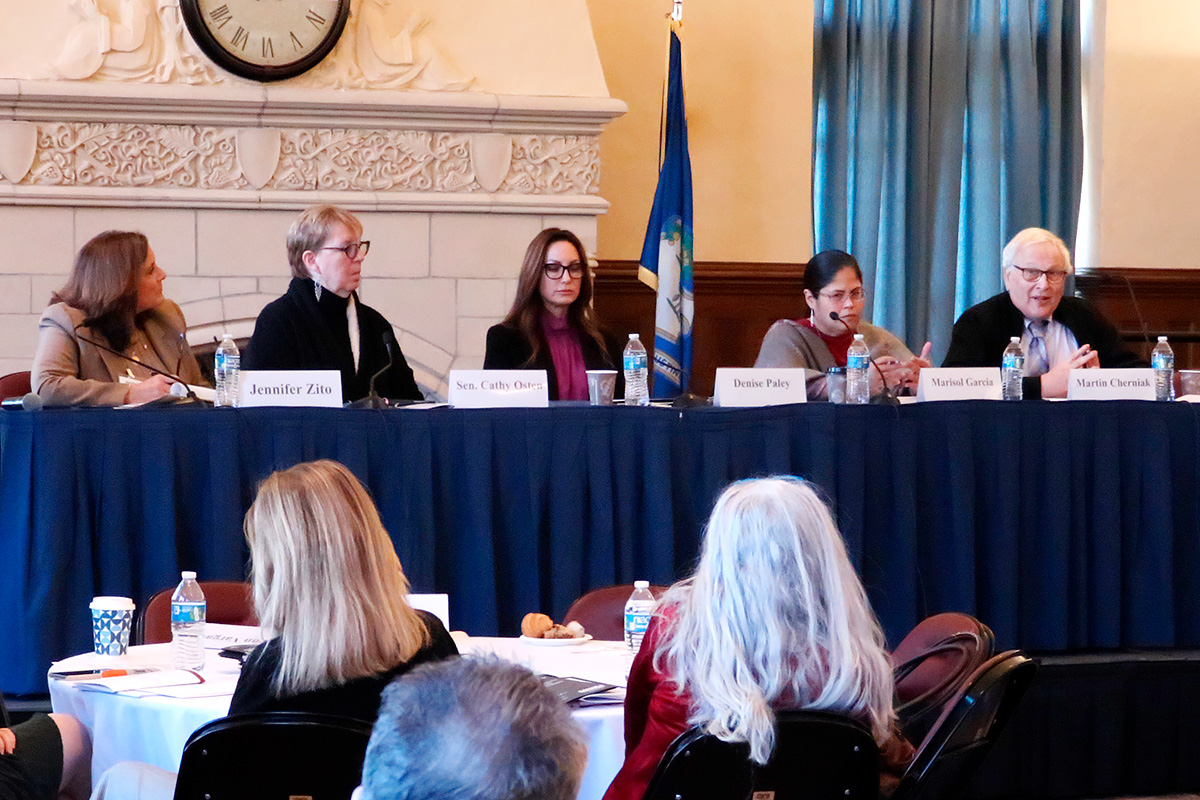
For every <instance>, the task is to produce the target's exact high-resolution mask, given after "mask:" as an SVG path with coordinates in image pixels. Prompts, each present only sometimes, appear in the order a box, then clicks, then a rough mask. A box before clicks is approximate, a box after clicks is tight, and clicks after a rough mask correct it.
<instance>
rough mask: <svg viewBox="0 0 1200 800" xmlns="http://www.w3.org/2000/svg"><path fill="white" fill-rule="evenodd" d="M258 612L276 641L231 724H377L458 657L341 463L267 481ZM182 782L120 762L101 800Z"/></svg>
mask: <svg viewBox="0 0 1200 800" xmlns="http://www.w3.org/2000/svg"><path fill="white" fill-rule="evenodd" d="M245 532H246V541H247V542H248V543H249V544H250V560H251V562H252V565H253V583H254V607H255V610H256V611H257V612H258V619H259V624H260V625H262V627H263V630H264V631H265V632H268V633H269V634H271V635H272V638H270V639H268V640H267V641H266V642H264V643H263V644H261V645H259V646H258V647H256V648H255V649H254V650H253V651H252V652H251V653H250V655H249V656H248V657H247V658H246V663H245V664H243V666H242V674H241V676H240V677H239V678H238V683H237V688H236V689H234V693H233V699H232V700H231V701H230V704H229V713H230V714H231V715H232V714H245V713H250V712H254V711H310V712H315V713H321V714H334V715H338V716H343V717H352V718H355V719H360V720H363V721H364V722H371V723H373V722H374V721H375V717H376V715H377V714H378V713H379V701H380V695H381V694H382V693H383V690H384V688H385V687H386V686H387V685H388V683H389V682H390V681H391V680H392V679H393V678H395V677H396V676H398V675H402V674H404V673H406V672H408V671H409V670H410V669H411V668H413V667H414V666H416V665H418V664H422V663H426V662H431V661H437V660H439V659H444V658H449V657H452V656H457V655H458V648H457V647H456V646H455V644H454V640H453V639H451V638H450V634H449V633H447V632H446V629H445V628H444V627H443V626H442V623H441V622H440V621H439V620H438V618H437V617H435V616H433V615H432V614H429V613H427V612H425V611H417V610H415V609H413V608H412V607H411V606H410V605H409V604H408V579H407V578H405V576H404V571H403V569H401V567H400V559H399V558H398V557H397V556H396V550H395V548H394V547H393V546H392V540H391V538H390V537H389V536H388V533H387V531H386V530H385V529H384V527H383V523H382V522H381V521H380V519H379V512H378V511H377V510H376V508H375V504H374V503H373V502H372V501H371V497H370V495H368V494H367V490H366V489H365V488H364V487H363V485H362V484H361V483H360V482H359V480H358V479H357V478H356V477H354V475H353V474H352V473H351V472H350V470H348V469H346V468H345V467H344V466H342V465H341V464H338V463H337V462H334V461H312V462H308V463H304V464H297V465H296V466H294V467H291V468H290V469H285V470H282V471H280V472H276V473H274V474H272V475H271V476H270V477H268V478H267V479H266V480H265V481H263V482H262V485H261V486H259V488H258V496H257V497H256V498H255V500H254V504H253V505H251V506H250V510H249V511H248V512H246V519H245ZM174 789H175V775H174V774H173V773H170V772H167V771H165V770H162V769H158V768H157V767H153V766H151V765H148V764H141V763H136V762H129V761H126V762H121V763H119V764H116V765H115V766H113V767H111V768H110V769H109V770H107V771H106V772H105V773H104V775H103V776H102V777H101V779H100V781H99V782H98V783H97V786H96V791H95V792H94V793H93V800H135V799H136V800H159V799H160V798H161V800H169V798H170V797H171V796H172V794H173V792H174Z"/></svg>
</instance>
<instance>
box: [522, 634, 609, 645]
mask: <svg viewBox="0 0 1200 800" xmlns="http://www.w3.org/2000/svg"><path fill="white" fill-rule="evenodd" d="M591 640H592V635H591V634H590V633H585V634H584V635H583V636H580V637H579V638H577V639H534V638H531V637H529V636H526V635H525V634H521V641H522V642H524V643H525V644H531V645H533V646H535V647H574V646H575V645H577V644H585V643H587V642H590V641H591Z"/></svg>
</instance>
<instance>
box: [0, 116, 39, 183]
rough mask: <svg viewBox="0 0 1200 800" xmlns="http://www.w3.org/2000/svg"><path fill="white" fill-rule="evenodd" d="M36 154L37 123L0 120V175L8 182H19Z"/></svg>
mask: <svg viewBox="0 0 1200 800" xmlns="http://www.w3.org/2000/svg"><path fill="white" fill-rule="evenodd" d="M36 154H37V125H34V124H33V123H32V122H13V121H8V120H6V121H3V122H0V175H2V176H4V177H5V178H6V179H8V182H9V183H20V182H21V179H22V178H24V177H25V176H26V175H27V174H29V168H30V167H32V166H33V157H34V155H36Z"/></svg>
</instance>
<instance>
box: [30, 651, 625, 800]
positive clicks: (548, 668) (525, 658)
mask: <svg viewBox="0 0 1200 800" xmlns="http://www.w3.org/2000/svg"><path fill="white" fill-rule="evenodd" d="M455 639H456V641H457V642H458V646H459V651H460V652H462V653H463V655H466V656H478V655H493V656H496V657H499V658H502V659H505V660H507V661H513V662H516V663H519V664H524V665H525V666H527V667H529V668H530V669H532V670H533V671H535V672H538V673H543V674H547V675H557V676H560V677H577V678H585V679H588V680H594V681H602V682H604V683H611V684H616V685H618V686H622V687H623V686H624V685H625V682H626V679H627V678H628V675H629V667H630V664H631V663H632V661H633V656H632V654H631V653H630V652H629V650H628V649H627V648H626V647H625V646H624V644H623V643H620V642H599V641H590V642H586V643H584V644H579V645H573V646H544V645H532V644H529V643H527V642H525V641H522V640H520V639H502V638H482V637H469V638H468V637H462V636H461V635H460V634H457V633H456V634H455ZM170 654H171V647H170V645H169V644H152V645H144V646H141V647H131V648H130V649H129V654H128V655H127V656H121V657H117V658H115V659H114V658H112V657H109V658H107V659H105V660H104V661H103V662H102V663H98V662H97V660H96V657H95V656H93V655H92V654H90V653H88V654H84V655H79V656H73V657H71V658H68V659H66V660H64V661H60V662H58V663H57V664H55V665H54V668H53V671H54V672H61V671H71V670H83V669H92V668H104V669H118V668H121V669H136V668H139V667H166V666H167V665H168V663H169V661H170ZM206 655H207V662H206V665H205V668H204V670H202V673H201V674H202V675H203V676H204V678H205V683H204V684H202V685H200V686H194V687H184V688H183V689H180V690H175V689H165V690H161V691H166V692H173V693H177V694H185V695H191V696H183V697H168V696H162V695H156V694H149V693H147V694H136V693H135V694H127V693H120V694H112V693H107V692H102V691H89V690H85V689H83V688H81V686H80V684H79V683H78V682H75V681H67V680H57V679H51V680H50V681H49V684H50V699H51V703H52V704H53V707H54V710H55V711H57V712H60V713H64V714H71V715H72V716H74V717H76V718H78V719H79V720H80V722H82V723H83V725H84V727H86V728H87V729H88V731H89V732H90V733H91V736H92V780H93V782H94V781H96V780H98V779H99V777H100V775H101V774H102V773H103V772H104V770H106V769H108V768H109V767H111V766H112V765H113V764H115V763H117V762H118V761H143V762H145V763H147V764H153V765H154V766H157V767H162V768H163V769H166V770H170V771H172V772H174V771H176V770H178V768H179V760H180V757H181V756H182V754H183V746H184V744H185V743H186V742H187V739H188V737H189V736H190V735H191V734H192V732H193V731H195V730H196V729H197V728H199V727H200V726H201V725H203V724H204V723H206V722H208V721H210V720H213V719H216V718H218V717H223V716H225V715H226V714H227V713H228V711H229V700H230V697H231V695H232V693H233V687H234V686H235V684H236V683H237V675H238V670H239V666H238V664H237V662H236V661H233V660H231V659H228V658H222V657H220V656H218V655H217V651H216V650H209V651H207V654H206ZM150 691H160V690H150ZM572 715H573V716H574V718H575V719H576V720H577V721H578V722H579V724H580V725H582V726H583V728H584V730H585V732H586V733H587V737H588V764H587V770H586V772H585V773H584V777H583V785H582V786H581V788H580V792H579V798H580V800H599V798H600V797H601V796H602V795H603V794H604V790H605V789H607V788H608V785H609V783H611V782H612V779H613V777H614V776H615V775H616V774H617V770H618V769H620V767H621V763H622V762H623V761H624V758H625V741H624V738H625V737H624V727H623V708H622V706H621V705H620V704H613V705H599V706H590V707H586V708H575V709H573V710H572Z"/></svg>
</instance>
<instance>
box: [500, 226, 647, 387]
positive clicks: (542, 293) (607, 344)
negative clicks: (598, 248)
mask: <svg viewBox="0 0 1200 800" xmlns="http://www.w3.org/2000/svg"><path fill="white" fill-rule="evenodd" d="M623 347H624V344H623V343H621V342H619V341H617V340H615V339H613V338H611V337H608V336H606V335H605V333H604V332H603V331H602V330H601V328H600V324H599V323H598V322H597V321H596V315H595V312H594V311H593V310H592V272H591V270H590V269H589V268H588V262H587V253H585V252H584V249H583V242H581V241H579V237H578V236H576V235H575V234H573V233H571V232H570V231H567V230H563V229H561V228H547V229H546V230H544V231H542V232H541V233H539V234H538V235H537V236H535V237H534V238H533V241H532V242H530V243H529V247H528V248H527V249H526V251H525V261H524V262H523V263H522V264H521V275H520V277H519V278H518V279H517V296H516V299H514V300H513V305H512V309H510V310H509V312H508V316H507V317H505V318H504V321H503V322H501V323H499V324H498V325H493V326H492V327H491V328H490V329H488V332H487V350H486V354H485V355H484V358H483V368H484V369H544V370H546V373H547V377H548V378H549V383H550V387H549V388H550V399H551V400H587V399H588V385H587V370H589V369H615V370H617V389H616V396H617V397H621V396H622V395H624V394H625V382H624V378H623V374H622V371H621V367H620V366H619V364H620V362H621V350H622V348H623Z"/></svg>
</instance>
